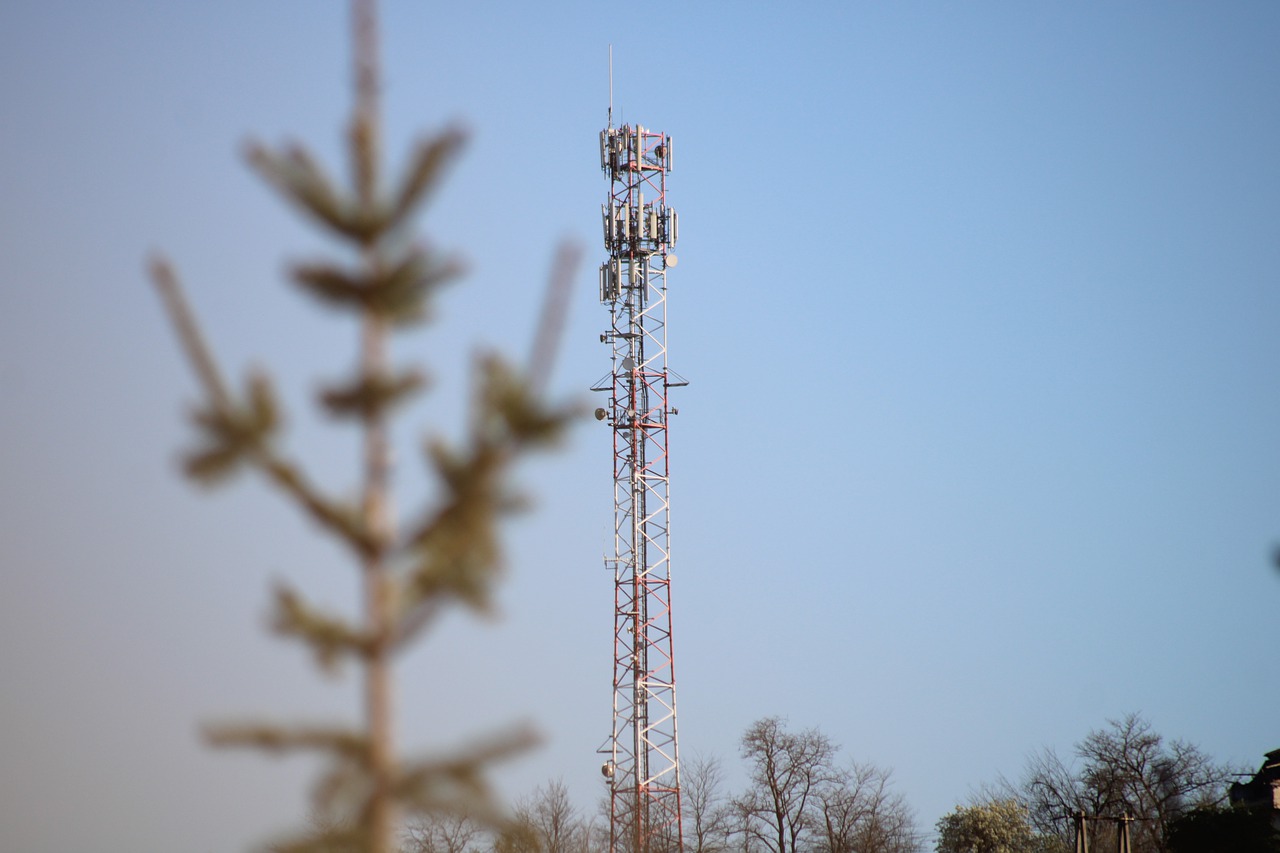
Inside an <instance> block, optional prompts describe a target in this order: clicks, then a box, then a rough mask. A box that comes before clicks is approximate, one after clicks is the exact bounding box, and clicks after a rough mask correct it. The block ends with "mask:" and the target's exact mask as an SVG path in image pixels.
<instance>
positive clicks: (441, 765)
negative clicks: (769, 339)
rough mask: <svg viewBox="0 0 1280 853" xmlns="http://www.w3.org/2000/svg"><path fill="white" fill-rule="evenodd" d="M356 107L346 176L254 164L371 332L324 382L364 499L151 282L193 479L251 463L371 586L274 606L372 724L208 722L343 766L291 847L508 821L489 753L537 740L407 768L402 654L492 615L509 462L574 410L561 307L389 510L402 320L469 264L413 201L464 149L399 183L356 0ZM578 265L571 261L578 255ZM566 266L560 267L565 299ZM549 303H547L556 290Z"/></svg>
mask: <svg viewBox="0 0 1280 853" xmlns="http://www.w3.org/2000/svg"><path fill="white" fill-rule="evenodd" d="M352 10H353V17H352V20H353V26H352V30H353V33H354V39H353V41H354V50H353V55H354V57H355V62H354V65H355V68H354V75H353V77H354V89H355V97H354V107H353V110H352V118H351V123H350V126H349V134H348V142H349V146H348V148H349V158H350V164H349V169H348V173H349V185H347V184H345V183H343V182H339V181H335V180H333V179H331V177H330V176H329V175H328V174H326V171H325V170H324V169H323V168H322V167H321V166H320V165H319V163H318V162H317V161H316V159H315V158H314V157H312V156H311V154H309V153H308V152H307V151H306V149H304V148H303V147H301V146H299V145H296V144H295V145H286V146H282V147H280V148H273V147H269V146H264V145H253V146H250V148H249V161H250V164H251V165H252V166H253V167H254V169H256V170H257V171H258V172H259V173H260V174H261V175H262V176H263V177H264V178H265V179H266V181H267V182H268V183H269V184H271V185H272V186H273V187H274V188H275V189H276V190H278V191H279V192H280V194H281V195H282V196H283V197H284V198H285V199H286V200H287V201H288V202H289V203H290V204H291V205H292V206H294V207H295V208H297V209H298V210H299V211H301V212H302V213H303V215H304V216H306V217H307V218H308V219H310V220H311V221H312V222H314V223H315V224H317V225H318V226H319V227H320V228H321V229H322V230H323V231H324V232H326V233H327V234H328V235H329V236H330V237H332V238H333V239H334V240H335V242H336V243H338V244H339V245H340V246H341V247H342V251H341V253H340V254H339V255H338V257H337V258H335V259H334V260H329V261H320V262H312V263H304V264H299V265H297V266H295V267H294V269H293V278H294V279H295V281H296V282H297V283H298V284H299V285H300V286H301V287H302V289H303V290H305V291H306V292H307V293H308V294H309V295H310V296H312V297H314V298H316V299H317V300H318V301H320V302H321V303H323V304H325V305H327V306H330V307H333V308H336V309H339V310H343V311H346V312H347V313H349V314H350V315H352V316H353V317H354V319H355V320H356V324H357V325H358V327H359V331H358V345H357V355H356V358H355V365H354V369H353V370H352V373H351V375H350V376H349V377H346V378H344V379H340V380H338V381H336V382H333V383H331V384H329V385H328V386H327V387H325V388H324V389H323V390H322V393H321V394H320V405H321V407H322V409H323V410H324V411H325V413H326V414H327V415H330V416H332V417H334V418H337V419H342V420H345V421H347V422H349V423H352V424H354V425H355V426H356V427H357V429H358V430H359V431H360V435H361V447H360V453H359V456H358V459H357V460H356V465H357V471H358V473H357V475H356V478H355V479H356V488H355V489H354V491H355V493H356V494H357V497H356V499H354V500H348V499H346V498H343V497H341V496H338V495H332V494H327V493H326V492H325V491H324V490H323V489H322V488H320V487H319V486H318V485H317V484H316V483H315V482H314V481H313V479H312V478H311V477H309V476H308V475H307V473H306V471H305V469H304V468H303V467H302V466H301V465H299V464H298V463H297V462H296V461H295V460H294V459H293V458H292V457H291V455H290V454H289V453H288V452H287V451H286V449H285V448H284V446H283V440H282V436H281V424H282V422H283V420H284V417H283V415H282V410H281V405H280V402H279V400H278V398H277V395H276V393H275V391H274V389H273V386H272V383H271V382H270V381H269V379H268V377H267V375H266V374H265V373H261V372H259V373H255V374H253V375H251V376H250V377H249V379H248V381H247V383H246V384H245V387H244V388H243V389H240V388H236V387H233V386H232V385H231V384H229V383H228V382H226V381H225V380H224V378H223V375H222V372H221V371H220V369H219V367H218V365H217V362H216V361H215V359H214V358H213V356H212V354H211V352H210V351H209V349H208V348H207V347H206V346H205V343H204V337H203V335H202V334H201V333H200V330H199V327H198V325H197V323H196V322H195V319H194V315H193V314H192V312H191V311H190V309H189V308H188V306H187V302H186V299H185V297H184V296H183V293H182V289H181V287H180V286H179V283H178V277H177V274H176V273H175V272H174V270H173V267H172V266H171V265H170V264H169V263H168V262H167V261H165V260H163V259H159V258H157V259H156V260H155V261H154V262H153V264H152V275H153V278H154V280H155V282H156V285H157V286H158V288H159V289H160V292H161V296H162V298H163V299H164V302H165V306H166V308H167V309H168V311H169V314H170V316H171V318H172V321H173V324H174V326H175V327H176V329H177V331H178V335H179V339H180V342H181V344H182V346H183V348H184V350H185V352H186V355H187V356H188V359H189V360H190V362H191V364H192V367H193V368H194V372H195V373H196V376H197V379H198V380H199V383H200V385H201V388H202V391H203V397H204V399H203V402H202V404H201V405H200V407H199V408H198V409H197V410H196V411H195V413H194V416H193V420H194V422H195V425H196V428H197V433H198V436H199V445H198V446H197V447H196V449H195V450H194V451H193V452H191V453H190V454H189V455H188V456H187V458H186V472H187V474H188V475H189V476H191V477H192V478H194V479H195V480H197V481H199V482H201V483H203V484H213V483H216V482H220V481H222V480H225V479H226V478H227V477H228V476H229V475H231V474H233V473H235V472H236V471H238V470H240V469H250V470H253V471H255V472H257V473H259V474H261V475H262V476H264V477H265V478H266V479H267V480H268V481H269V482H270V483H272V484H273V485H274V486H275V487H276V488H277V489H278V490H279V491H281V492H282V493H283V494H284V495H285V496H286V497H287V498H288V499H289V500H291V501H292V502H294V503H295V504H297V505H298V507H299V508H300V509H301V510H302V511H303V512H304V513H305V514H306V515H308V516H309V517H310V518H311V520H312V521H314V522H315V523H316V524H317V525H318V526H319V528H320V529H321V530H323V531H324V532H325V533H326V534H328V535H331V536H333V537H334V538H335V539H336V540H337V541H338V542H339V543H340V544H341V545H342V546H343V547H344V548H345V549H346V551H347V553H348V554H349V555H350V557H351V558H352V562H353V563H354V567H355V569H356V571H357V572H358V574H359V577H360V580H361V588H362V592H361V601H360V602H359V605H358V608H357V609H358V612H359V615H358V617H357V618H355V619H350V618H347V617H344V616H339V615H335V614H331V613H325V612H322V611H319V610H317V609H315V608H313V607H312V606H311V605H309V604H308V603H306V602H305V600H304V599H303V597H302V596H301V595H300V594H299V593H298V592H296V591H295V590H293V589H288V588H281V589H279V590H278V591H277V594H276V600H275V613H274V617H273V618H274V625H273V627H274V628H275V630H276V631H277V632H278V633H280V634H282V635H284V636H287V637H290V638H292V639H296V640H299V641H301V642H303V643H304V644H306V645H307V646H308V647H309V649H310V651H311V652H312V653H313V654H314V655H315V658H316V661H317V663H318V664H319V665H320V666H321V667H323V668H325V669H333V668H335V667H337V666H338V665H339V664H341V663H342V662H344V661H353V662H354V663H355V664H356V665H357V666H358V667H359V669H360V673H361V676H362V685H361V694H362V700H363V701H362V705H363V721H362V725H360V726H351V725H346V724H339V725H333V724H328V723H325V724H318V725H302V726H285V725H229V726H220V727H216V728H214V729H211V730H210V731H209V739H210V741H211V742H213V743H215V744H219V745H239V746H253V747H257V748H260V749H265V750H271V751H276V752H281V751H295V750H313V751H319V752H320V753H322V754H324V755H326V756H327V757H329V758H330V759H331V764H330V768H329V770H328V772H327V773H326V774H325V775H324V776H323V777H322V779H321V780H320V784H319V785H318V787H317V800H318V805H319V806H320V808H321V809H322V811H324V812H325V813H326V814H330V815H333V821H332V822H331V823H326V824H325V825H324V826H318V827H313V831H311V832H309V833H308V834H307V836H306V837H302V838H299V839H296V840H294V841H290V842H285V843H282V844H281V845H279V846H278V848H277V849H279V850H281V851H291V853H300V851H306V850H326V851H337V850H344V851H345V850H358V851H365V853H391V851H392V850H393V849H394V847H395V845H396V844H397V842H398V841H399V835H400V826H401V823H402V820H403V817H404V816H405V815H412V814H422V815H438V814H458V813H466V814H470V815H471V816H473V817H476V818H477V819H482V820H487V821H489V822H491V823H495V824H497V823H500V822H501V812H500V810H499V809H498V808H497V806H496V804H495V802H494V800H493V799H492V797H490V796H489V792H488V788H487V786H486V784H485V780H484V777H483V772H482V771H483V770H484V768H485V767H486V766H487V765H488V764H490V763H492V762H493V761H495V760H497V759H499V758H502V757H504V756H507V755H509V754H511V753H512V752H514V751H516V750H519V749H522V748H524V747H525V746H527V745H528V744H529V743H530V740H531V738H530V736H529V735H528V733H527V732H513V733H510V734H507V735H502V736H498V737H493V738H489V739H486V740H485V741H483V742H481V743H479V744H476V745H474V746H472V747H467V748H463V749H460V750H458V751H457V752H456V753H454V754H451V755H446V756H441V757H436V758H431V759H422V760H413V761H409V760H405V759H404V758H402V757H401V756H399V755H398V754H397V749H396V744H395V742H394V740H393V733H394V731H395V725H394V723H395V720H394V719H393V706H392V693H393V690H392V665H393V662H394V660H395V658H396V657H397V656H398V655H399V654H400V653H401V652H402V651H404V649H405V648H406V647H407V646H408V645H409V644H410V643H411V642H412V641H413V640H414V639H415V638H416V637H418V636H419V635H420V634H421V633H422V631H423V629H424V628H426V627H427V626H428V625H429V624H432V623H433V622H434V621H435V619H436V617H437V616H438V615H439V613H440V612H441V611H442V610H443V609H444V608H445V607H447V606H448V605H451V604H462V605H464V606H467V607H470V608H472V609H474V610H485V609H486V608H487V606H488V604H489V601H490V598H491V590H492V587H493V584H494V581H495V579H496V577H497V575H498V570H499V568H500V566H501V548H500V546H499V541H498V535H497V526H498V521H499V520H500V518H501V517H502V516H503V515H504V514H506V513H508V512H510V511H511V510H512V509H513V508H515V507H516V506H517V502H516V501H514V500H513V499H512V496H511V495H510V494H509V493H508V488H507V485H506V480H507V474H508V472H509V470H510V468H511V467H512V465H513V463H514V462H516V461H517V460H518V459H519V458H520V457H522V456H523V455H525V454H526V453H527V451H529V450H531V449H533V448H536V447H538V446H542V445H546V444H547V443H548V442H549V441H551V440H552V439H554V438H555V437H556V436H557V434H559V433H560V432H561V431H562V427H563V425H564V423H565V421H566V419H567V417H568V415H569V412H568V410H567V409H554V408H550V407H548V406H546V405H545V404H544V403H543V401H542V389H543V386H544V384H545V379H546V373H547V369H548V365H549V355H550V353H551V352H552V351H553V350H554V346H553V345H552V342H553V340H554V337H555V335H554V330H555V329H556V328H557V326H558V323H557V322H555V318H554V317H551V318H550V320H549V321H548V322H544V324H543V333H541V334H539V335H538V336H537V338H536V342H535V347H534V351H533V354H532V356H531V357H530V364H529V367H528V368H527V369H526V370H518V369H515V368H512V367H510V366H508V365H507V364H506V363H504V362H503V361H502V360H500V359H498V358H497V357H496V356H490V357H485V358H483V359H482V360H481V361H480V363H479V365H478V379H477V382H476V384H475V405H474V409H473V418H472V423H471V424H470V429H469V430H468V431H467V433H466V436H465V438H464V439H463V441H462V442H461V443H459V444H457V445H449V444H446V443H444V442H443V441H434V442H432V443H431V444H430V445H429V448H428V454H427V461H428V464H429V466H430V468H431V470H432V472H433V473H434V474H435V475H436V477H437V479H438V482H439V484H440V489H439V497H438V500H437V501H436V502H435V503H434V504H433V505H431V506H428V507H426V508H425V509H424V510H422V511H421V512H419V513H417V514H415V515H414V516H412V517H410V518H408V519H407V520H406V522H407V523H402V522H401V521H400V520H399V519H397V517H396V515H395V513H394V512H393V509H392V504H391V495H392V475H393V469H392V451H391V444H390V435H391V430H390V417H391V414H392V412H393V410H394V409H395V407H396V406H397V404H400V403H402V402H403V401H405V400H406V399H408V398H409V397H410V396H412V395H413V394H414V393H415V392H418V391H420V390H421V389H422V386H423V385H424V377H423V374H422V372H421V371H419V370H417V369H415V368H412V367H396V366H394V365H393V364H392V363H391V359H390V338H391V334H392V333H393V331H396V330H401V329H404V328H406V327H408V326H411V325H413V324H415V323H418V322H421V321H422V320H423V319H424V318H425V317H426V316H427V314H428V308H429V306H430V303H431V299H432V296H433V294H434V293H435V292H436V291H437V290H438V289H439V287H440V286H441V285H443V284H444V283H445V282H447V281H448V280H449V279H451V278H453V277H455V276H456V274H457V273H458V265H457V264H456V263H454V262H453V261H451V260H450V259H449V258H447V257H441V256H440V255H439V254H437V253H436V252H433V251H431V250H429V249H428V248H427V247H426V246H425V245H424V244H423V243H422V242H420V241H417V240H415V239H413V235H412V232H413V230H414V221H415V219H416V215H417V212H418V211H419V210H420V209H421V207H422V206H423V205H424V202H425V201H426V200H427V199H428V197H429V196H430V195H431V194H432V190H433V189H435V188H436V187H437V186H438V185H439V183H440V181H441V179H442V177H443V175H444V173H445V172H446V171H447V166H448V164H449V163H450V162H451V161H452V160H453V159H454V158H455V156H456V155H457V153H458V151H459V150H460V149H461V147H462V135H461V134H460V133H459V132H457V131H453V130H446V131H444V132H442V133H440V134H438V135H435V136H433V137H431V138H428V139H425V140H423V141H422V142H420V143H419V144H418V145H417V146H416V147H415V148H414V149H413V151H412V152H411V153H410V155H409V157H408V161H407V164H406V167H405V168H404V169H403V171H402V172H401V175H400V178H399V179H398V180H388V179H387V175H386V169H385V168H384V163H383V156H382V144H381V112H380V97H379V92H380V88H381V83H380V80H379V76H380V73H379V57H378V40H377V27H376V19H377V15H376V3H375V2H374V0H352ZM566 260H567V259H566ZM569 266H570V264H569V263H567V262H566V263H565V264H562V265H561V274H559V275H556V276H553V280H554V281H556V282H557V286H555V287H553V294H557V293H559V291H560V290H562V289H563V287H564V286H567V283H568V273H567V270H568V267H569ZM555 301H556V300H555V299H554V296H553V298H552V299H551V300H549V302H555Z"/></svg>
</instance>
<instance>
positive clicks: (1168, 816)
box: [404, 714, 1280, 853]
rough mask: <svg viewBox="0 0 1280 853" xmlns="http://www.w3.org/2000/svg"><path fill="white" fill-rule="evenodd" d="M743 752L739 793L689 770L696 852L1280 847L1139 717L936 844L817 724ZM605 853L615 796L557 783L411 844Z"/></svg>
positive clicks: (1024, 852) (714, 768) (720, 772)
mask: <svg viewBox="0 0 1280 853" xmlns="http://www.w3.org/2000/svg"><path fill="white" fill-rule="evenodd" d="M739 757H740V758H741V760H742V761H743V763H744V765H745V766H744V769H745V771H746V782H745V784H744V787H743V788H742V789H741V790H739V791H729V790H728V789H727V786H726V783H725V778H726V775H727V774H726V765H725V764H724V762H723V761H722V760H721V759H720V758H718V757H705V756H702V757H695V758H694V759H693V760H691V761H689V762H688V763H686V764H685V766H684V767H683V768H682V773H681V777H682V778H681V788H682V809H683V818H682V819H683V824H684V827H683V828H684V850H685V851H686V853H925V851H926V850H933V851H935V853H1070V851H1075V850H1078V849H1080V848H1078V847H1077V832H1078V831H1079V830H1080V829H1083V832H1084V835H1085V840H1086V841H1087V843H1088V848H1087V849H1088V850H1091V851H1095V853H1101V851H1105V853H1111V851H1117V850H1120V849H1121V848H1120V847H1119V843H1120V836H1121V834H1122V832H1124V829H1123V828H1124V827H1127V837H1128V843H1129V849H1130V850H1131V851H1132V853H1280V835H1278V834H1277V832H1276V830H1275V829H1274V828H1273V827H1272V825H1271V823H1270V819H1271V815H1270V814H1261V813H1257V812H1253V811H1249V810H1246V809H1241V808H1232V807H1230V806H1229V805H1228V804H1227V792H1228V789H1229V786H1230V784H1231V782H1232V781H1233V780H1234V779H1236V778H1238V777H1239V776H1241V775H1242V774H1241V772H1240V770H1239V769H1238V768H1234V767H1231V766H1229V765H1226V764H1221V763H1218V762H1215V761H1214V760H1213V759H1211V758H1210V757H1209V756H1208V755H1207V754H1206V753H1204V752H1203V751H1202V750H1201V749H1199V748H1198V747H1197V746H1195V745H1194V744H1190V743H1188V742H1186V741H1181V740H1169V739H1166V738H1164V737H1163V736H1161V735H1160V734H1159V733H1157V732H1156V731H1155V730H1154V729H1153V728H1152V726H1151V724H1150V722H1148V721H1147V720H1146V719H1144V718H1142V717H1141V716H1139V715H1136V714H1130V715H1128V716H1125V717H1123V718H1120V719H1117V720H1112V721H1108V722H1107V724H1106V725H1105V726H1103V727H1101V728H1098V729H1095V730H1093V731H1091V732H1089V733H1088V734H1087V735H1086V736H1085V737H1084V738H1083V739H1082V740H1080V741H1079V742H1078V743H1077V744H1076V745H1075V748H1074V750H1073V754H1072V756H1071V757H1070V758H1063V757H1062V756H1060V755H1058V754H1057V753H1056V752H1055V751H1054V750H1052V749H1043V750H1041V751H1039V752H1036V753H1033V754H1032V755H1031V756H1029V758H1028V759H1027V763H1026V766H1025V768H1024V770H1023V773H1022V775H1021V776H1020V777H1018V778H1017V779H1013V780H1010V779H1007V778H1000V779H997V780H995V781H994V782H992V783H988V784H986V785H983V786H982V787H980V788H979V793H978V794H977V795H975V796H974V797H973V798H972V799H971V800H970V801H969V802H967V803H965V804H960V805H957V806H956V807H955V808H954V809H953V810H952V811H950V812H949V813H947V814H946V815H944V816H943V817H942V818H941V819H940V820H939V821H938V822H937V825H936V834H935V837H934V839H932V843H929V842H928V841H927V840H926V836H925V834H924V832H922V831H921V829H920V827H919V825H918V823H917V821H916V816H915V812H914V811H913V809H912V808H911V807H910V805H909V804H908V803H907V800H906V798H905V797H904V796H903V794H902V793H900V792H899V791H897V790H895V788H894V786H893V779H892V773H891V771H890V770H887V769H885V768H882V767H878V766H876V765H874V764H869V763H862V762H859V761H856V760H852V759H844V758H842V756H841V751H840V747H839V746H838V745H837V744H836V743H835V742H834V741H832V740H831V738H830V737H828V736H827V735H826V734H824V733H823V732H821V731H820V730H819V729H816V728H810V729H801V730H793V729H790V728H788V725H787V722H786V721H785V720H783V719H782V718H780V717H765V718H763V719H761V720H758V721H756V722H754V723H752V724H751V726H749V727H748V728H747V730H746V731H745V732H744V733H743V735H742V737H741V740H740V742H739ZM1245 775H1247V774H1245ZM608 849H609V825H608V804H607V802H605V801H604V800H603V799H602V801H601V802H600V803H598V804H596V806H595V807H594V808H590V809H583V808H581V807H579V806H578V805H576V804H575V803H573V802H572V799H571V797H570V795H569V792H568V789H567V788H566V786H565V785H564V783H563V782H562V781H560V780H553V781H551V782H549V783H547V784H545V785H543V786H540V787H538V788H537V789H536V790H535V791H534V792H533V793H532V794H530V795H529V796H527V797H525V798H523V799H521V800H520V801H518V802H517V803H516V806H515V809H514V821H513V822H512V824H511V828H509V829H508V830H507V831H504V832H502V833H498V834H495V833H493V832H492V831H491V830H488V829H486V828H485V827H484V826H483V825H481V824H479V823H477V822H474V821H471V820H469V819H468V818H467V817H466V816H465V815H455V816H451V817H437V818H431V819H429V820H425V821H420V822H417V823H415V824H413V825H412V826H411V827H410V828H409V830H408V834H407V836H406V839H405V844H404V851H405V853H602V851H606V850H608Z"/></svg>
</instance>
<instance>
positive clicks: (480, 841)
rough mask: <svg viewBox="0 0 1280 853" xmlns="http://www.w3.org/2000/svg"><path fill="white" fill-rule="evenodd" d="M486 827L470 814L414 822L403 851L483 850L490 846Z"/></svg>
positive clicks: (447, 852)
mask: <svg viewBox="0 0 1280 853" xmlns="http://www.w3.org/2000/svg"><path fill="white" fill-rule="evenodd" d="M488 836H489V833H488V831H487V829H486V827H485V826H483V825H482V824H480V823H479V822H477V821H476V820H474V819H473V818H471V817H470V816H469V815H466V814H441V815H429V816H426V817H421V818H419V819H418V820H415V821H411V822H410V823H409V825H408V827H407V829H406V832H405V841H404V844H402V845H401V851H402V853H479V851H481V850H483V849H484V848H485V847H486V846H487V845H486V842H487V841H488Z"/></svg>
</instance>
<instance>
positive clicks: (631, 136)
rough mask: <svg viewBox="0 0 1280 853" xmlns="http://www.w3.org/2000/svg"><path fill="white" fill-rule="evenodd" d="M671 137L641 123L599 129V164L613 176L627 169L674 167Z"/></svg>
mask: <svg viewBox="0 0 1280 853" xmlns="http://www.w3.org/2000/svg"><path fill="white" fill-rule="evenodd" d="M671 163H672V159H671V137H670V136H668V135H667V134H665V133H658V132H657V131H652V130H646V129H645V128H643V127H641V126H640V125H636V126H635V127H632V126H631V125H629V124H624V125H622V126H621V127H609V128H607V129H605V130H602V131H600V168H601V169H603V170H604V172H605V174H606V175H608V176H609V177H610V178H611V179H613V180H625V178H624V177H623V176H624V175H625V174H626V173H635V172H662V173H663V174H664V175H665V174H667V173H669V172H670V171H671Z"/></svg>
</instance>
